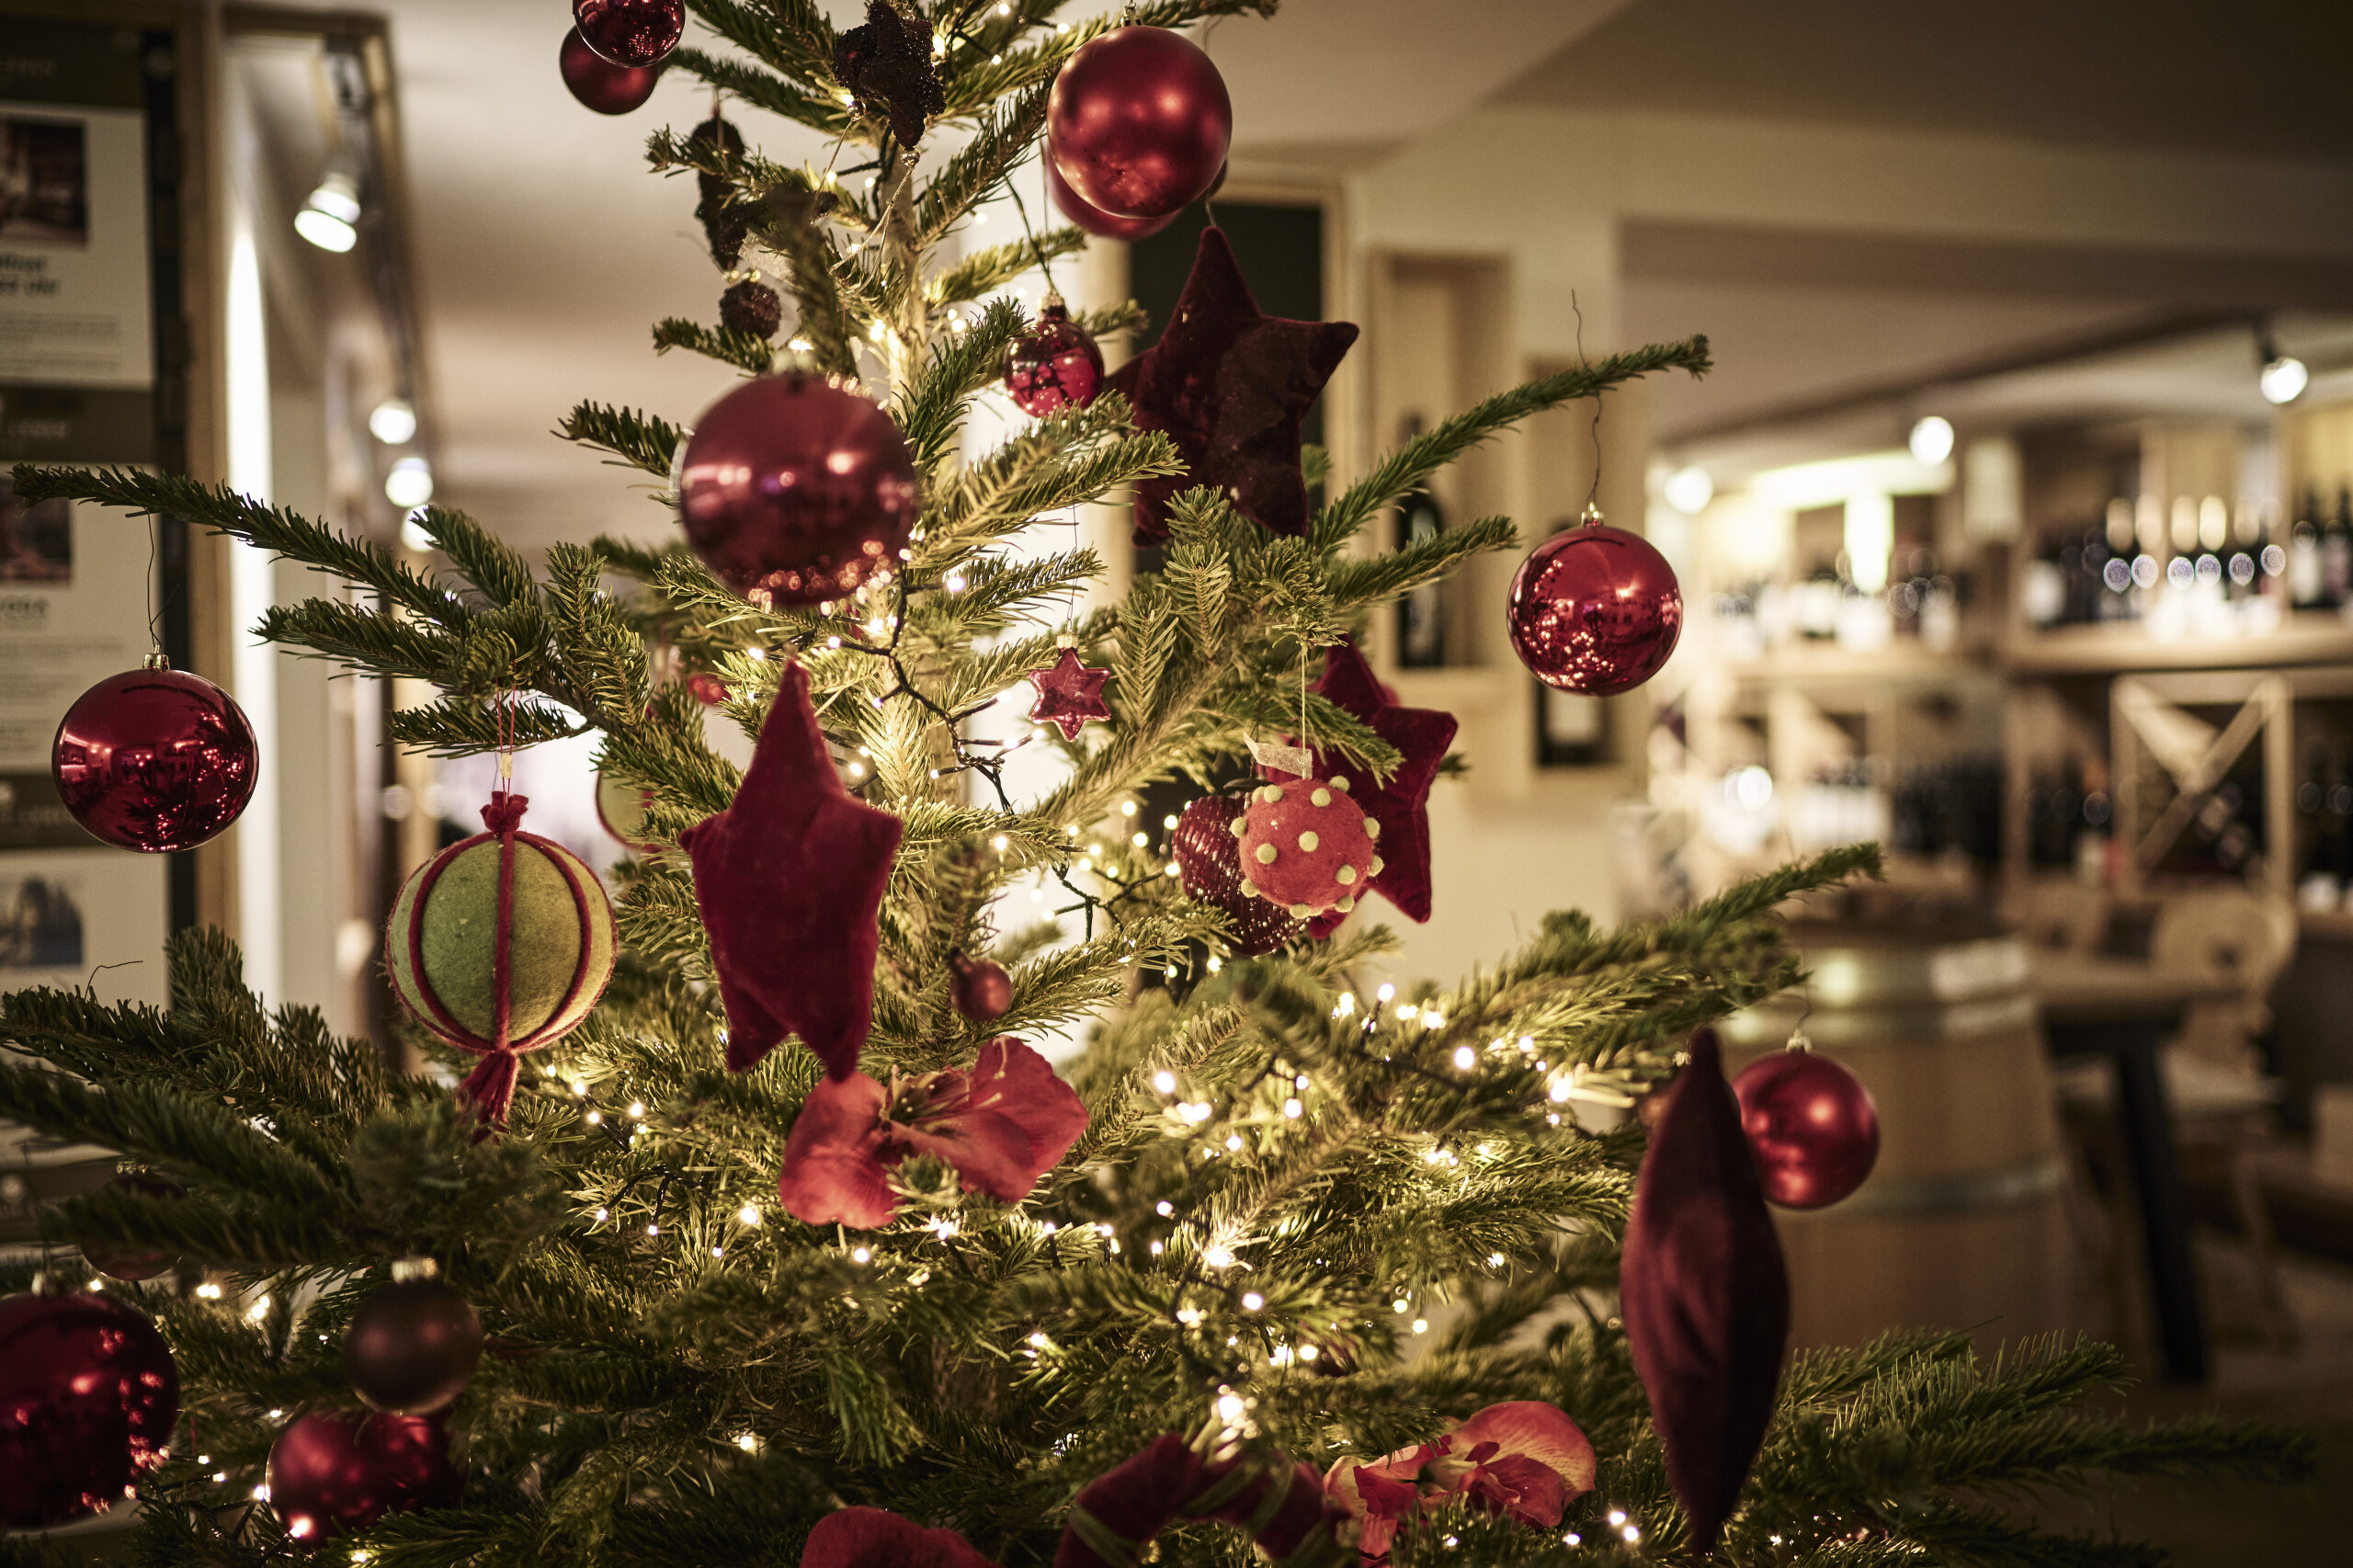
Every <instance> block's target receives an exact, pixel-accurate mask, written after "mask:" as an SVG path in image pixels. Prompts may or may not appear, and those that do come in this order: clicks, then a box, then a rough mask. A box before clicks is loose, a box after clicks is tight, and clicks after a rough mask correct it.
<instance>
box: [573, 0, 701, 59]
mask: <svg viewBox="0 0 2353 1568" xmlns="http://www.w3.org/2000/svg"><path fill="white" fill-rule="evenodd" d="M572 19H573V21H574V24H576V25H577V26H578V28H579V29H580V37H581V39H582V40H583V41H584V42H585V43H586V44H587V45H588V47H589V48H591V49H593V50H595V51H597V53H598V54H601V55H603V56H604V57H605V58H606V59H607V60H609V61H611V62H613V63H614V64H616V65H629V66H640V65H651V64H653V63H654V62H655V61H657V60H660V59H661V58H662V57H663V56H664V55H665V54H667V53H669V52H670V51H672V50H674V49H676V48H677V47H678V35H679V34H681V33H683V32H685V31H686V30H687V6H686V0H572Z"/></svg>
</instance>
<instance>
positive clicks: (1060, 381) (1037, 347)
mask: <svg viewBox="0 0 2353 1568" xmlns="http://www.w3.org/2000/svg"><path fill="white" fill-rule="evenodd" d="M1005 390H1006V392H1007V393H1009V394H1010V395H1011V396H1012V398H1013V401H1014V402H1015V403H1019V404H1020V405H1021V409H1022V412H1023V413H1025V414H1034V415H1038V416H1039V417H1040V418H1043V417H1045V416H1046V415H1049V414H1058V413H1060V412H1061V411H1062V410H1063V409H1065V408H1085V407H1086V405H1087V404H1088V403H1093V402H1094V401H1095V394H1096V393H1097V392H1101V391H1102V390H1103V350H1101V349H1100V348H1097V347H1096V346H1095V339H1093V338H1092V337H1089V336H1088V335H1086V329H1084V328H1083V327H1081V326H1080V325H1079V324H1077V323H1076V322H1074V321H1073V320H1071V319H1070V310H1069V307H1067V306H1065V305H1064V304H1063V301H1062V296H1060V295H1059V294H1050V295H1048V296H1047V297H1046V302H1045V303H1044V304H1042V305H1040V307H1039V308H1038V326H1037V329H1036V330H1035V331H1033V332H1029V333H1025V334H1024V335H1021V336H1019V337H1017V338H1015V339H1014V340H1013V349H1012V353H1011V355H1010V357H1009V358H1008V361H1007V368H1006V372H1005Z"/></svg>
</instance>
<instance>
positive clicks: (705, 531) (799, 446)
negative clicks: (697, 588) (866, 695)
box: [678, 371, 917, 609]
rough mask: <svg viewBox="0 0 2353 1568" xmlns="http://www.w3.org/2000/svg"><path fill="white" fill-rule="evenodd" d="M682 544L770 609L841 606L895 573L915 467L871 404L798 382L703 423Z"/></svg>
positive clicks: (692, 445)
mask: <svg viewBox="0 0 2353 1568" xmlns="http://www.w3.org/2000/svg"><path fill="white" fill-rule="evenodd" d="M678 470H679V472H678V512H679V516H680V517H681V518H682V520H683V521H684V522H685V524H686V528H687V542H688V543H689V544H691V545H692V546H694V551H695V553H696V554H697V555H699V556H700V557H701V558H702V563H703V564H704V565H705V566H708V567H710V573H711V575H712V576H714V577H717V578H718V579H719V580H720V581H721V582H722V583H724V584H726V585H728V586H729V587H731V588H733V589H734V590H735V591H736V592H737V593H739V594H741V595H743V596H744V597H745V598H747V599H749V600H751V601H752V602H753V603H754V604H756V605H757V606H759V607H760V608H763V609H767V608H773V607H775V606H778V605H813V604H818V603H821V602H823V601H824V600H827V599H838V598H841V597H845V596H847V594H849V593H850V592H851V591H852V590H853V589H855V588H857V587H858V585H860V584H862V583H864V582H866V581H867V580H868V579H870V578H873V577H879V576H883V575H885V574H888V573H890V572H891V571H892V570H893V569H894V568H896V567H897V565H898V564H899V559H900V553H899V552H900V551H902V550H904V549H905V548H906V543H907V535H908V533H909V531H910V530H911V529H913V528H914V527H915V513H916V510H917V487H916V483H915V459H914V457H913V456H911V455H910V454H909V453H908V451H907V443H906V441H905V439H904V437H901V436H900V434H899V427H898V426H895V425H893V424H892V423H891V416H890V415H887V414H884V413H883V412H882V410H881V408H879V407H877V406H876V405H875V403H874V401H873V400H872V399H871V398H869V397H867V396H866V395H865V394H864V393H862V392H856V391H853V390H851V389H850V388H848V387H845V386H841V385H838V384H837V383H835V382H834V381H830V380H827V379H825V378H823V377H818V376H813V375H808V374H806V373H804V372H801V371H794V372H792V373H790V374H788V375H782V376H763V377H761V378H760V379H759V380H758V381H746V382H745V383H744V384H743V385H742V386H740V387H737V388H736V389H735V390H734V391H733V392H729V393H728V394H727V395H726V396H725V397H722V398H721V399H720V400H719V401H718V402H717V403H712V404H711V405H710V407H709V408H707V409H705V410H704V411H703V415H702V418H701V419H700V421H699V422H698V423H697V424H696V426H695V433H694V434H693V436H691V437H688V441H687V449H686V452H685V455H684V456H683V457H682V458H681V460H680V461H679V465H678Z"/></svg>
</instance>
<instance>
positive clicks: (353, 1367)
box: [343, 1279, 482, 1415]
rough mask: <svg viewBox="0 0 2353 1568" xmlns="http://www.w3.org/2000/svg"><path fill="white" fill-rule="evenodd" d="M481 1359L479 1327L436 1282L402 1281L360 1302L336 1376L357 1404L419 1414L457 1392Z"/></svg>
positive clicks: (460, 1301)
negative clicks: (347, 1384)
mask: <svg viewBox="0 0 2353 1568" xmlns="http://www.w3.org/2000/svg"><path fill="white" fill-rule="evenodd" d="M481 1360H482V1320H481V1319H480V1318H478V1317H476V1316H474V1309H473V1306H472V1303H471V1302H469V1301H467V1300H466V1299H465V1298H464V1297H463V1296H460V1294H458V1292H457V1291H455V1290H451V1289H449V1286H447V1285H444V1284H442V1283H441V1282H440V1281H439V1280H438V1279H404V1280H400V1281H398V1282H396V1283H394V1284H391V1285H387V1286H385V1287H384V1288H383V1289H382V1290H379V1291H377V1292H376V1293H375V1294H374V1295H372V1296H370V1297H369V1298H368V1300H367V1301H366V1303H365V1304H363V1305H362V1306H361V1307H360V1309H359V1310H358V1312H355V1313H353V1314H352V1318H351V1324H350V1326H348V1327H347V1328H346V1329H345V1330H344V1331H343V1373H344V1376H346V1377H347V1378H349V1379H350V1380H351V1386H352V1388H353V1389H354V1390H355V1391H357V1392H358V1395H359V1397H360V1398H362V1399H364V1400H366V1401H367V1402H368V1403H369V1404H371V1405H373V1406H375V1407H376V1408H377V1409H378V1410H389V1411H391V1412H392V1413H393V1414H394V1415H429V1414H430V1413H432V1412H433V1411H436V1410H439V1409H441V1408H442V1407H443V1406H444V1405H447V1404H448V1403H449V1402H450V1401H452V1400H454V1399H456V1398H457V1397H458V1396H459V1395H460V1394H461V1393H463V1392H465V1389H466V1380H468V1379H469V1378H471V1377H472V1376H473V1375H474V1368H475V1366H476V1365H478V1364H479V1363H480V1362H481Z"/></svg>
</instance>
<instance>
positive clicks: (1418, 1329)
mask: <svg viewBox="0 0 2353 1568" xmlns="http://www.w3.org/2000/svg"><path fill="white" fill-rule="evenodd" d="M1429 1331H1430V1320H1429V1319H1427V1318H1415V1320H1414V1332H1415V1334H1427V1333H1428V1332H1429Z"/></svg>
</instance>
